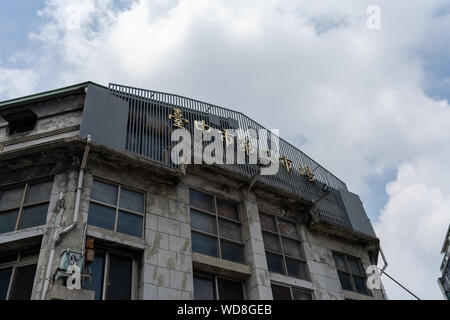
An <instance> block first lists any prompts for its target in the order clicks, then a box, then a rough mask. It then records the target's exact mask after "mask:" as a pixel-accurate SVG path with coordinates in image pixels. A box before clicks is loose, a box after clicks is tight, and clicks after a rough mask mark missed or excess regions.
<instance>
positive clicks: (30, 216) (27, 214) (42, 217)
mask: <svg viewBox="0 0 450 320" xmlns="http://www.w3.org/2000/svg"><path fill="white" fill-rule="evenodd" d="M47 211H48V203H45V204H41V205H38V206H34V207H27V208H24V209H23V211H22V217H21V218H20V223H19V229H25V228H31V227H35V226H42V225H43V224H45V222H46V220H47Z"/></svg>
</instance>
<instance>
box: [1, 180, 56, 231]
mask: <svg viewBox="0 0 450 320" xmlns="http://www.w3.org/2000/svg"><path fill="white" fill-rule="evenodd" d="M52 186H53V182H52V181H47V182H32V183H26V184H25V185H19V186H15V187H10V188H5V189H2V190H0V233H6V232H11V231H16V230H20V229H26V228H31V227H35V226H41V225H44V224H45V223H46V220H47V211H48V203H49V201H50V195H51V192H52Z"/></svg>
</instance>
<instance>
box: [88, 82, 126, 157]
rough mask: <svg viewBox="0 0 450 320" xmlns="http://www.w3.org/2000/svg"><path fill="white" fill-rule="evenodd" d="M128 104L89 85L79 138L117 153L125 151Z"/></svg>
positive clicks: (105, 91) (107, 92)
mask: <svg viewBox="0 0 450 320" xmlns="http://www.w3.org/2000/svg"><path fill="white" fill-rule="evenodd" d="M127 121H128V102H127V101H126V100H123V99H120V98H117V97H114V96H113V95H112V94H111V93H110V92H109V91H108V90H105V89H102V88H99V87H97V86H94V85H89V86H88V89H87V93H86V100H85V102H84V108H83V116H82V119H81V126H80V136H81V137H82V138H85V137H86V136H87V135H89V134H90V135H91V136H92V141H93V142H95V143H98V144H102V145H105V146H107V147H110V148H113V149H116V150H118V151H125V145H126V137H127Z"/></svg>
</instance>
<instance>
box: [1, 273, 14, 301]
mask: <svg viewBox="0 0 450 320" xmlns="http://www.w3.org/2000/svg"><path fill="white" fill-rule="evenodd" d="M11 273H12V269H11V268H9V269H4V270H0V300H6V295H7V293H8V287H9V280H10V279H11Z"/></svg>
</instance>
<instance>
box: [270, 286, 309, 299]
mask: <svg viewBox="0 0 450 320" xmlns="http://www.w3.org/2000/svg"><path fill="white" fill-rule="evenodd" d="M272 296H273V300H312V299H313V297H312V291H311V290H307V289H301V288H296V287H291V286H284V285H277V284H272Z"/></svg>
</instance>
